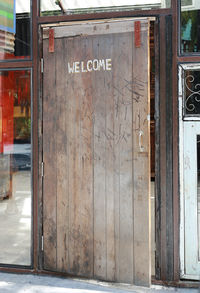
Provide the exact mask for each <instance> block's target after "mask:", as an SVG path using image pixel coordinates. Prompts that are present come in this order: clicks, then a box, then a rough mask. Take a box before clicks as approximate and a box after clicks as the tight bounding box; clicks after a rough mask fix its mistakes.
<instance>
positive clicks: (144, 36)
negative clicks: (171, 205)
mask: <svg viewBox="0 0 200 293" xmlns="http://www.w3.org/2000/svg"><path fill="white" fill-rule="evenodd" d="M141 42H142V48H143V50H144V52H148V50H149V30H148V23H146V30H145V31H143V32H142V33H141ZM143 50H141V49H139V48H135V49H134V51H133V160H134V173H133V177H134V184H133V193H134V282H135V284H137V285H142V284H143V285H144V284H145V285H147V286H149V285H150V284H151V262H150V259H151V242H150V227H151V226H150V224H151V218H150V193H149V191H150V157H149V154H150V149H149V148H150V118H148V117H150V92H149V70H147V68H148V66H149V54H142V52H143ZM141 55H142V57H141ZM141 58H142V62H137V60H139V59H141ZM144 215H145V216H144Z"/></svg>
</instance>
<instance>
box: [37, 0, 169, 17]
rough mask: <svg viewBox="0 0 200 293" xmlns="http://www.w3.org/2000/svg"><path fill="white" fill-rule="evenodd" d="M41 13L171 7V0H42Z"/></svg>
mask: <svg viewBox="0 0 200 293" xmlns="http://www.w3.org/2000/svg"><path fill="white" fill-rule="evenodd" d="M40 3H41V7H40V9H41V15H60V14H73V13H91V12H101V11H115V10H130V9H159V8H169V7H171V0H72V1H67V0H40Z"/></svg>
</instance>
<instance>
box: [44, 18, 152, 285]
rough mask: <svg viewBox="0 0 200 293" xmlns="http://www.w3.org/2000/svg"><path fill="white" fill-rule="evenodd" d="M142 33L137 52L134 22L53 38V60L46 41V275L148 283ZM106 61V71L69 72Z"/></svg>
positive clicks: (146, 85)
mask: <svg viewBox="0 0 200 293" xmlns="http://www.w3.org/2000/svg"><path fill="white" fill-rule="evenodd" d="M116 23H117V22H116ZM98 25H99V24H95V26H98ZM119 26H121V27H123V29H121V30H124V28H126V25H124V26H123V22H120V25H119V23H117V27H119ZM104 27H106V26H105V25H104ZM129 27H130V23H129ZM148 27H149V24H148V20H143V23H142V28H143V29H142V32H141V48H137V49H136V48H135V47H134V24H133V23H132V31H128V32H126V31H123V33H117V32H116V31H115V33H113V28H114V24H112V25H111V28H112V29H110V30H109V26H108V27H107V34H99V35H98V34H95V33H94V34H91V35H90V36H76V37H73V38H72V37H64V38H56V39H55V53H48V41H47V40H44V64H45V73H44V75H45V78H44V88H45V90H44V118H45V119H44V150H43V151H44V161H45V176H44V202H43V204H44V223H43V225H44V231H45V234H44V238H45V248H44V249H45V253H44V267H45V269H50V270H57V271H61V272H67V273H73V274H75V275H77V276H86V277H93V278H98V279H103V280H108V281H118V282H119V281H120V282H128V283H136V284H139V283H140V284H145V285H148V284H150V246H149V245H150V230H149V229H150V219H149V199H150V197H149V188H150V185H149V179H150V165H149V135H150V129H149V120H148V114H149V110H150V109H149V74H148V73H149V67H148V66H149V60H148V58H149V48H148V38H149V36H148V30H149V29H148ZM100 29H102V25H101V27H100ZM56 30H57V28H55V35H56ZM97 30H98V27H97ZM115 30H116V28H115ZM65 33H66V34H67V32H65ZM106 58H107V59H111V60H112V68H111V70H108V71H106V70H103V69H102V70H96V71H95V70H94V71H92V72H79V73H71V74H70V73H69V72H68V62H71V64H72V63H73V62H75V61H80V62H85V61H87V60H94V59H97V60H102V59H106ZM47 63H48V64H47ZM46 64H47V65H46ZM50 69H51V71H50ZM49 114H50V117H51V118H50V117H49ZM52 118H53V119H52ZM140 131H143V136H142V144H143V145H144V149H143V150H142V151H141V149H140V148H138V145H139V141H138V139H139V138H138V137H139V133H140ZM51 223H52V224H51Z"/></svg>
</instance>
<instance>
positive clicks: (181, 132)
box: [178, 63, 200, 280]
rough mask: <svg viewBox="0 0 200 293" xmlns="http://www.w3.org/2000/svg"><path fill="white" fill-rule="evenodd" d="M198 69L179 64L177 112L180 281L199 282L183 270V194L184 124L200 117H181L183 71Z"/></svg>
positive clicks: (197, 278)
mask: <svg viewBox="0 0 200 293" xmlns="http://www.w3.org/2000/svg"><path fill="white" fill-rule="evenodd" d="M190 69H191V70H192V69H199V70H200V64H199V63H190V64H187V63H185V64H179V68H178V70H179V72H178V73H179V80H178V100H179V101H178V112H179V191H180V244H179V252H180V279H192V280H199V276H197V275H192V274H191V275H190V274H187V273H186V271H185V270H186V269H185V194H184V123H187V121H188V122H195V121H200V117H183V107H184V105H183V98H184V70H190Z"/></svg>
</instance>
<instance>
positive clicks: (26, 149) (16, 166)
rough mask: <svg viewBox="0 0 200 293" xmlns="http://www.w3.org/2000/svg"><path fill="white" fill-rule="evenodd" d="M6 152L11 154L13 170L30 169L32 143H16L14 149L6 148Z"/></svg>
mask: <svg viewBox="0 0 200 293" xmlns="http://www.w3.org/2000/svg"><path fill="white" fill-rule="evenodd" d="M4 153H5V154H10V155H11V170H12V171H18V170H30V168H31V144H29V143H25V144H14V145H13V150H12V151H9V148H8V150H6V148H5V152H4Z"/></svg>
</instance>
